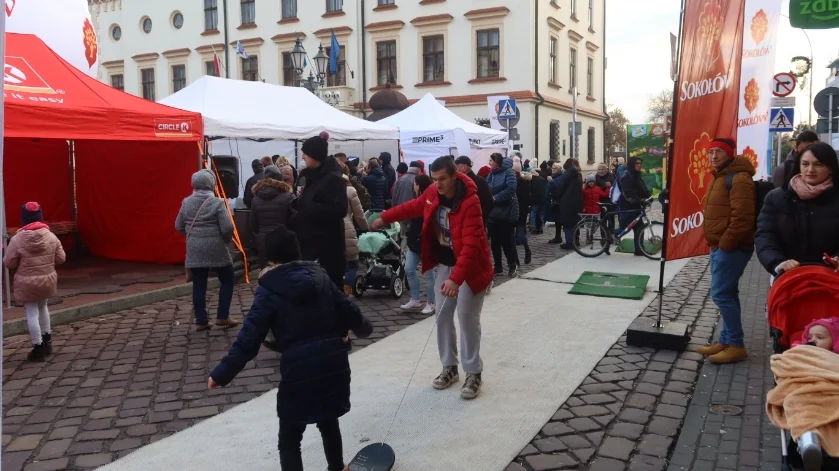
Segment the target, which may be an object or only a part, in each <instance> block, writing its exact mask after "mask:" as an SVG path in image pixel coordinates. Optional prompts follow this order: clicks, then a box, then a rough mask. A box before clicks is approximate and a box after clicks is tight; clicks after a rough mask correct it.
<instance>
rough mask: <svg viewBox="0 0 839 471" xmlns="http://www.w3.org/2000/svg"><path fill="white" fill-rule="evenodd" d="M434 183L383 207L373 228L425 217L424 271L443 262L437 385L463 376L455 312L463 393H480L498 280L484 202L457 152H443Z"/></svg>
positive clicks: (435, 168) (439, 278) (444, 385)
mask: <svg viewBox="0 0 839 471" xmlns="http://www.w3.org/2000/svg"><path fill="white" fill-rule="evenodd" d="M430 171H431V179H432V180H434V187H429V188H428V190H426V191H425V193H424V194H423V195H421V196H420V197H419V198H416V199H413V200H411V201H408V202H407V203H405V204H402V205H399V206H397V207H395V208H393V209H389V210H387V211H385V212H383V213H382V216H381V218H380V219H377V220H376V221H374V222H373V224H372V226H371V227H372V229H373V230H378V229H381V228H382V227H383V226H384V225H385V224H389V223H392V222H395V221H405V220H408V219H413V218H419V217H422V218H423V226H422V271H423V273H424V272H427V271H428V270H431V269H433V268H434V267H435V266H436V267H437V279H436V280H435V282H434V290H435V291H437V292H438V293H440V295H442V296H443V299H442V300H441V299H440V298H437V349H438V351H439V353H440V360H441V361H442V363H443V371H442V373H440V375H439V376H437V377H436V378H435V379H434V382H433V384H434V387H435V388H436V389H446V388H448V387H449V386H451V385H452V384H455V383H456V382H458V380H459V376H458V370H457V363H458V360H457V330H456V329H455V326H454V312H455V308H456V309H457V317H458V320H459V321H460V347H461V362H462V363H463V370H464V371H465V372H466V381H465V383H464V384H463V388H461V390H460V397H462V398H464V399H474V398H475V397H477V396H478V391H479V390H480V388H481V371H482V370H483V361H482V360H481V354H480V349H481V308H482V307H483V304H484V296H485V295H486V291H487V288H489V285H490V283H491V282H492V276H493V270H492V264H491V263H490V257H489V244H488V242H487V236H486V231H485V230H484V221H483V217H482V216H481V202H480V200H479V199H478V194H477V186H475V183H474V182H473V181H472V179H471V178H469V177H468V176H467V175H465V174H463V173H459V172H458V171H457V168H456V167H455V163H454V159H452V157H451V156H446V157H440V158H438V159H437V160H435V161H434V163H432V164H431V166H430Z"/></svg>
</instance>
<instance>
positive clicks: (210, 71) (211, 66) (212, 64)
mask: <svg viewBox="0 0 839 471" xmlns="http://www.w3.org/2000/svg"><path fill="white" fill-rule="evenodd" d="M219 72H220V71H218V70H216V61H214V60H212V61H205V62H204V75H209V76H211V77H218V76H219Z"/></svg>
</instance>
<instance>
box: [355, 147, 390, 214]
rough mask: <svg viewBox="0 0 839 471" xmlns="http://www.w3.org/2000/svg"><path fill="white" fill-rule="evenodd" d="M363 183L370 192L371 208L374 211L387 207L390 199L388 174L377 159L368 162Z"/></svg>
mask: <svg viewBox="0 0 839 471" xmlns="http://www.w3.org/2000/svg"><path fill="white" fill-rule="evenodd" d="M391 170H392V169H391ZM361 184H362V185H364V187H365V188H367V192H368V193H370V209H372V210H374V211H384V210H385V209H387V207H386V204H387V201H388V200H389V199H390V187H389V186H388V180H387V176H385V173H384V171H383V170H382V167H381V166H380V165H379V162H378V161H377V160H376V159H370V162H368V163H367V176H366V177H364V179H363V180H361Z"/></svg>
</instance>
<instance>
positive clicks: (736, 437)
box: [668, 259, 781, 471]
mask: <svg viewBox="0 0 839 471" xmlns="http://www.w3.org/2000/svg"><path fill="white" fill-rule="evenodd" d="M768 292H769V275H768V274H767V273H766V271H765V270H764V269H763V267H761V266H760V264H759V263H758V262H757V259H754V260H753V261H752V263H751V264H749V267H748V268H747V269H746V272H745V274H744V275H743V278H742V279H741V282H740V294H741V296H740V297H741V302H742V306H743V314H742V318H743V331H744V332H745V344H746V348H747V349H748V351H749V359H748V360H747V361H743V362H740V363H737V364H734V365H721V366H717V365H713V364H711V363H705V365H703V367H702V369H701V370H700V376H699V382H698V383H697V384H696V390H695V392H694V394H693V398H692V399H691V401H690V405H689V406H688V410H687V416H686V418H685V423H684V427H683V429H682V433H681V435H680V436H679V441H678V442H677V444H676V448H675V450H674V452H673V455H672V458H671V460H670V466H669V468H668V470H669V471H688V470H695V471H704V470H714V469H737V470H743V471H756V470H758V469H760V470H761V471H775V470H778V471H779V470H780V469H781V442H780V432H779V431H778V429H777V428H775V427H774V426H773V425H772V424H771V423H770V422H769V419H768V418H767V417H766V414H765V412H764V410H765V409H764V404H765V398H766V393H767V392H769V390H770V389H771V388H772V387H773V386H774V381H773V378H772V372H771V371H770V370H769V356H770V355H772V353H773V352H772V339H771V337H770V336H769V327H768V324H767V320H766V314H765V304H764V303H765V301H766V298H767V295H768ZM714 404H728V405H732V406H737V407H738V408H740V409H741V412H742V413H741V414H738V415H735V416H723V415H718V414H714V413H711V412H710V411H709V407H710V406H711V405H714Z"/></svg>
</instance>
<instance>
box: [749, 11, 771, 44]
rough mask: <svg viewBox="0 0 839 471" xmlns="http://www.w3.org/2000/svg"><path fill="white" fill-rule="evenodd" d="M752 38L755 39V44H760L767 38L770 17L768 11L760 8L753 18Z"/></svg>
mask: <svg viewBox="0 0 839 471" xmlns="http://www.w3.org/2000/svg"><path fill="white" fill-rule="evenodd" d="M751 29H752V39H754V40H755V44H760V43H762V42H763V40H764V39H766V32H767V31H768V30H769V18H768V17H767V16H766V12H765V11H763V10H762V9H761V10H758V11H757V13H755V16H754V18H752V28H751Z"/></svg>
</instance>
